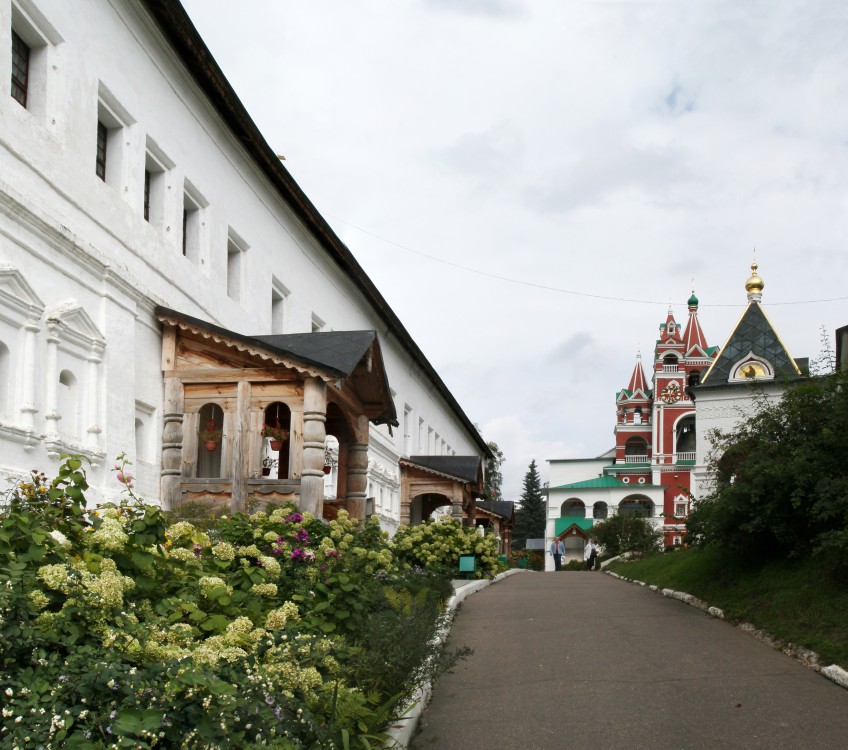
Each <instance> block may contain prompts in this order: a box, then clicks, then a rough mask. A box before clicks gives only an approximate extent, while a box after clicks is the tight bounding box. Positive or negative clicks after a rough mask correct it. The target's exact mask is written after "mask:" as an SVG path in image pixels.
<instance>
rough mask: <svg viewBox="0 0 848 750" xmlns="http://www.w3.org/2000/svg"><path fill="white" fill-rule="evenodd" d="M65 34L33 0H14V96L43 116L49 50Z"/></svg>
mask: <svg viewBox="0 0 848 750" xmlns="http://www.w3.org/2000/svg"><path fill="white" fill-rule="evenodd" d="M62 41H63V40H62V37H61V36H60V35H59V33H58V32H57V31H56V29H55V28H54V27H53V26H52V25H51V24H50V22H49V21H48V20H47V19H46V18H45V17H44V15H43V14H42V13H41V12H40V11H39V10H38V8H36V7H35V5H34V4H33V3H32V2H31V0H13V2H12V28H11V50H10V51H11V59H10V63H11V76H10V78H11V87H10V93H11V95H12V98H13V99H14V100H15V101H16V102H18V104H20V105H21V106H22V107H24V108H25V109H27V110H29V111H30V112H32V113H33V114H37V115H40V116H43V115H46V113H47V88H48V78H49V74H50V73H51V69H50V66H49V65H48V56H49V54H50V50H51V49H52V47H54V46H55V45H57V44H59V43H60V42H62Z"/></svg>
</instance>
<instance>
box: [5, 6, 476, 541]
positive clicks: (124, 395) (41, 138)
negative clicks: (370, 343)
mask: <svg viewBox="0 0 848 750" xmlns="http://www.w3.org/2000/svg"><path fill="white" fill-rule="evenodd" d="M11 27H14V28H15V30H16V32H17V33H18V34H20V35H21V36H22V37H23V38H24V39H25V41H27V43H28V44H29V45H30V46H31V48H32V50H33V52H32V62H31V76H30V77H31V84H30V92H29V99H28V103H27V108H26V109H25V108H24V107H22V106H21V105H20V104H19V103H18V102H17V101H15V99H13V98H12V97H10V96H8V94H7V95H6V96H0V121H2V129H0V264H3V267H4V268H6V269H7V271H8V275H7V278H9V279H12V280H14V283H12V282H10V283H11V284H12V286H14V287H15V289H17V288H18V287H19V286H20V283H19V282H18V279H20V280H22V281H23V283H24V284H25V285H28V287H29V288H30V290H31V295H30V296H32V299H29V297H28V296H27V294H24V295H23V297H25V298H27V299H26V300H25V299H24V298H22V297H21V295H20V294H19V293H18V292H14V290H13V292H10V293H9V295H8V297H9V299H8V300H7V305H6V307H5V308H3V309H4V310H5V309H6V308H8V309H10V310H14V308H15V307H17V308H18V310H19V314H14V313H12V312H10V313H9V314H3V313H0V341H2V342H3V344H4V345H5V346H6V347H7V348H8V352H9V354H8V357H7V359H8V367H9V368H11V369H10V372H11V373H12V376H11V378H10V381H9V382H10V383H12V384H13V387H12V388H9V389H8V393H7V394H6V398H5V406H4V411H3V414H2V415H0V418H2V425H0V446H2V455H0V474H2V475H5V476H6V477H11V476H17V475H19V474H20V473H21V472H22V471H23V470H26V469H29V468H31V467H39V468H43V469H44V470H45V471H46V472H47V473H48V474H50V473H51V472H52V471H54V470H55V468H56V466H57V463H58V455H59V453H60V452H66V451H70V450H81V451H82V452H84V453H85V455H87V456H88V457H89V458H90V459H91V460H92V462H93V463H94V464H95V466H94V467H93V469H92V470H91V471H90V474H89V481H90V484H91V485H92V495H91V499H93V500H102V499H105V498H108V497H113V496H114V490H115V488H116V487H117V485H116V483H115V482H114V480H113V479H112V478H111V475H110V474H111V473H110V469H111V467H112V465H113V459H114V457H115V456H116V455H117V454H119V453H120V452H122V451H126V452H127V453H128V455H129V457H130V458H131V459H132V460H133V461H134V462H135V466H134V469H135V472H136V473H137V475H138V482H137V488H138V490H139V492H140V493H141V494H143V495H145V496H147V497H155V496H156V495H157V494H158V476H159V450H160V436H161V432H162V423H161V409H162V378H161V367H160V359H161V356H160V353H161V349H160V347H161V336H160V331H159V326H158V324H157V323H156V322H155V321H154V318H153V308H154V306H155V305H156V304H162V305H165V306H167V307H171V308H174V309H177V310H179V311H180V312H183V313H187V314H189V315H193V316H196V317H198V318H202V319H205V320H209V321H211V322H214V323H216V324H218V325H220V326H222V327H224V328H227V329H230V330H234V331H236V332H239V333H243V334H248V335H250V334H255V335H259V334H268V333H300V332H308V331H314V330H358V329H375V330H377V331H378V332H379V333H380V336H381V344H382V347H383V354H384V357H385V365H386V370H387V372H388V377H389V383H390V385H391V386H392V388H393V389H394V394H395V404H396V407H397V411H398V419H399V421H400V422H401V426H400V427H399V428H397V429H395V430H394V435H390V434H389V432H388V430H387V428H385V427H380V428H375V427H373V425H372V430H371V449H370V463H369V467H370V470H369V495H372V496H374V497H375V505H376V508H375V509H376V510H377V512H379V513H380V515H381V517H385V518H384V520H385V521H386V522H387V523H388V524H389V525H391V524H392V523H395V524H396V521H397V518H398V517H399V511H400V507H399V473H398V467H397V460H398V458H399V456H401V455H411V454H439V455H453V454H459V455H469V454H479V446H478V445H477V444H476V443H475V441H474V439H473V438H472V436H470V435H469V434H468V432H467V430H466V428H465V426H464V423H463V422H462V420H461V419H460V418H459V417H458V416H457V415H456V414H455V412H453V411H452V410H451V409H450V407H449V405H448V404H446V403H445V402H444V400H443V399H442V397H441V395H440V394H439V393H438V391H437V390H436V388H435V387H434V386H433V385H432V383H431V382H430V381H429V379H428V378H427V377H426V374H424V373H423V372H422V371H421V370H420V368H418V366H417V365H416V364H414V363H413V360H412V358H411V356H410V355H409V353H408V352H407V351H406V350H405V349H404V348H403V347H402V346H401V345H400V344H399V343H398V341H397V340H396V339H394V338H393V337H392V336H391V335H386V333H385V329H386V326H385V324H384V322H383V321H382V320H381V317H380V315H379V313H378V311H376V310H374V309H373V308H372V307H371V306H370V304H369V303H368V302H366V300H365V298H364V297H363V294H362V292H361V291H360V290H359V289H358V288H357V287H356V286H355V285H354V283H353V282H352V281H351V280H350V279H348V278H347V276H345V274H344V273H343V272H342V271H341V270H340V269H339V267H338V266H336V265H335V263H333V261H332V260H331V259H330V258H329V257H328V256H327V255H326V254H325V252H324V250H323V249H322V248H321V247H320V246H319V245H318V244H317V242H316V240H315V239H314V238H313V237H312V236H311V235H310V234H309V233H308V232H307V231H306V230H305V229H304V227H303V226H302V225H301V224H300V223H299V221H298V220H297V219H296V218H295V217H294V216H293V214H292V212H291V210H290V209H289V208H288V207H287V206H286V205H285V204H284V202H283V200H282V199H281V197H280V196H279V195H278V194H277V193H276V192H275V190H274V189H273V188H272V186H271V185H270V184H269V183H268V181H267V179H266V178H265V177H264V175H262V174H261V173H260V171H259V169H258V168H257V167H256V166H255V165H254V163H253V162H252V161H250V159H249V157H248V156H247V155H246V152H245V151H244V149H243V148H242V146H241V144H240V143H239V142H238V141H237V139H236V138H235V136H234V135H233V134H232V133H231V131H230V130H229V129H228V128H227V126H226V125H225V123H224V122H223V120H222V119H221V117H220V116H219V114H218V113H217V112H216V111H215V110H214V109H213V108H212V106H211V105H210V104H209V102H208V101H207V100H206V99H205V97H204V96H203V94H202V93H201V92H200V91H199V89H198V88H197V87H196V85H195V83H194V82H193V80H192V79H191V77H190V76H189V74H188V72H187V71H186V70H185V69H184V68H183V67H182V64H181V63H180V61H179V60H178V59H177V58H176V55H175V54H174V53H173V52H172V50H171V49H170V48H169V47H168V46H167V44H166V43H165V42H164V40H163V39H162V37H161V34H160V32H159V31H158V29H157V28H156V27H155V25H154V24H153V23H152V21H150V20H149V19H148V18H147V17H146V15H145V14H144V11H143V10H142V9H141V7H140V6H139V5H138V4H137V3H135V2H132V1H131V0H124V1H117V0H116V1H115V2H107V1H106V0H74V2H73V3H69V2H67V0H35V2H33V0H0V49H2V50H3V54H2V55H0V79H2V80H4V81H6V82H7V84H8V81H9V80H10V75H11V60H10V55H9V49H10V45H11V38H10V28H11ZM98 119H100V120H101V121H103V122H104V123H105V124H106V125H107V127H109V131H108V138H107V152H106V153H107V158H106V175H105V177H106V179H105V181H104V180H101V179H100V178H99V177H98V176H97V175H96V174H95V154H96V148H97V122H98ZM280 148H281V149H283V148H284V146H282V145H281V146H280ZM145 169H147V170H148V171H150V172H151V180H150V220H149V221H148V220H145V218H144V215H143V206H144V181H145V175H144V172H145ZM184 207H188V208H189V211H188V220H187V229H186V235H185V236H186V247H185V252H184V251H183V227H182V224H183V209H184ZM0 290H2V287H0ZM61 305H64V307H65V308H68V309H71V308H72V309H74V310H76V309H78V310H79V311H82V315H76V318H75V319H74V321H71V322H68V324H67V325H66V326H65V327H66V328H68V327H69V326H70V327H71V328H72V327H73V325H76V326H77V328H79V327H80V326H82V329H84V330H83V331H82V333H81V334H80V335H81V336H82V339H81V341H82V342H83V343H82V344H77V345H75V346H72V345H70V344H67V343H66V342H65V340H64V339H62V336H61V334H59V338H60V341H59V342H58V343H56V344H55V345H51V344H50V343H49V339H50V337H51V333H50V330H51V325H50V324H48V318H49V317H50V316H51V315H52V314H54V313H52V312H51V310H54V308H55V310H59V308H58V307H57V306H61ZM0 307H2V305H0ZM39 307H41V308H42V309H40V310H39V309H38V308H39ZM55 314H59V313H58V312H56V313H55ZM65 315H68V313H67V312H66V313H65ZM77 318H79V319H81V320H83V322H82V323H81V322H80V320H77ZM60 320H61V316H60ZM27 325H28V326H29V328H27ZM65 338H67V336H65ZM78 338H79V337H78ZM95 339H96V340H97V341H98V342H99V344H97V345H95V344H94V343H92V342H94V341H95ZM86 342H87V343H86ZM27 347H29V350H27ZM0 352H2V349H1V348H0ZM51 356H55V360H56V361H55V362H54V363H53V364H52V365H51V364H50V357H51ZM95 359H96V360H98V361H96V362H95V361H93V360H95ZM63 371H67V372H69V373H72V375H73V376H74V378H75V382H74V383H73V384H72V385H71V386H66V385H65V384H62V383H58V384H57V380H58V378H59V375H60V373H61V372H63ZM68 378H70V376H68ZM68 378H66V379H68ZM26 383H31V384H32V385H30V386H25V384H26ZM27 387H28V388H29V390H27ZM51 389H52V390H53V391H57V393H56V394H55V395H53V396H51ZM74 398H76V401H75V402H74V403H75V406H74V407H73V408H71V407H68V409H66V412H65V413H61V414H54V415H53V416H54V417H61V418H58V419H56V418H54V419H52V420H51V419H50V418H49V416H50V412H51V409H53V407H54V406H55V407H56V408H58V405H56V404H52V403H51V400H52V401H56V402H57V404H58V402H60V401H61V402H62V404H64V403H65V401H68V400H69V399H70V400H73V399H74ZM63 399H64V401H62V400H63ZM63 408H65V407H64V406H63ZM54 410H55V409H54ZM70 412H73V414H72V413H70ZM57 425H58V426H57ZM54 428H55V432H56V434H57V436H58V437H56V438H55V439H54V440H53V442H52V443H51V441H50V440H49V439H48V437H45V436H49V435H50V433H51V430H53V429H54Z"/></svg>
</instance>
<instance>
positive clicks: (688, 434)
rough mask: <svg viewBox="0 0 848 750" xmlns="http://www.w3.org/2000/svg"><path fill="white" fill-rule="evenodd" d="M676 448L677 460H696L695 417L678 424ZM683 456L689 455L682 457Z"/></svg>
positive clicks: (682, 420)
mask: <svg viewBox="0 0 848 750" xmlns="http://www.w3.org/2000/svg"><path fill="white" fill-rule="evenodd" d="M675 436H676V439H675V446H676V452H677V459H678V460H679V461H680V460H693V461H694V460H695V456H694V453H695V450H696V446H695V416H694V415H692V416H688V417H684V418H683V419H681V420H680V421H679V422H678V423H677V429H676V430H675ZM681 454H687V455H685V456H683V457H681Z"/></svg>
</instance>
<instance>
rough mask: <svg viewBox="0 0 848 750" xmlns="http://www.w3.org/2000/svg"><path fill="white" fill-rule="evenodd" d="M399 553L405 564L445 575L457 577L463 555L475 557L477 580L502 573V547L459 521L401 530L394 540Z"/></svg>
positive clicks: (445, 521) (430, 523) (493, 539)
mask: <svg viewBox="0 0 848 750" xmlns="http://www.w3.org/2000/svg"><path fill="white" fill-rule="evenodd" d="M393 542H394V546H395V551H396V554H397V556H398V559H400V560H401V561H403V562H406V563H408V564H410V565H417V566H420V567H422V568H427V569H432V570H437V571H443V572H444V574H445V575H447V576H455V575H456V572H457V568H458V566H459V558H460V555H474V556H475V558H476V562H477V565H476V566H475V573H474V574H475V576H476V577H477V578H491V577H493V576H494V575H496V574H497V572H498V543H497V540H496V539H495V537H494V536H492V535H491V534H488V535H486V536H480V533H479V532H478V531H477V529H476V528H475V527H473V526H465V525H463V524H462V523H461V522H460V521H458V520H457V519H455V518H448V519H445V520H443V521H439V522H435V521H432V520H428V521H426V522H425V523H422V524H420V525H418V526H401V527H400V528H399V529H398V530H397V531H396V532H395V536H394V539H393Z"/></svg>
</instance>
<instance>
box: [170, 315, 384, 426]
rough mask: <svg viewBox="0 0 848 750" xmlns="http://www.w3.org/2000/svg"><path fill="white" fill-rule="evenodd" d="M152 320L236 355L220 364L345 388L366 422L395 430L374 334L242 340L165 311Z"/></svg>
mask: <svg viewBox="0 0 848 750" xmlns="http://www.w3.org/2000/svg"><path fill="white" fill-rule="evenodd" d="M156 316H157V317H158V319H159V320H160V321H161V322H162V323H163V324H164V325H167V326H173V327H176V328H179V329H180V330H181V331H182V333H183V336H187V337H189V338H193V339H196V340H198V341H200V342H202V341H204V340H210V339H211V340H212V341H213V342H214V343H215V344H217V345H218V346H217V348H218V350H219V351H220V350H221V348H222V347H223V348H224V349H228V350H231V351H232V352H233V354H234V355H236V356H235V360H237V361H232V362H227V363H222V364H230V365H233V366H240V367H244V366H245V365H246V364H247V363H248V362H249V361H254V362H255V363H256V364H257V365H258V366H261V367H267V366H268V365H269V364H272V365H280V366H282V367H284V368H286V369H289V370H294V371H296V372H298V373H300V374H301V375H303V376H305V377H317V378H320V379H321V380H324V381H325V382H327V383H337V384H338V385H339V386H341V385H342V384H345V385H348V386H349V387H350V388H351V389H352V390H353V391H354V393H355V394H356V396H357V398H358V400H359V401H360V403H361V404H362V408H363V413H364V414H365V416H366V417H367V418H368V419H369V420H370V421H371V422H373V423H374V424H388V425H392V426H395V427H396V426H398V420H397V411H396V410H395V405H394V402H393V401H392V397H391V389H390V388H389V381H388V377H387V375H386V370H385V367H384V364H383V353H382V349H381V348H380V341H379V338H378V336H377V333H376V331H326V332H318V333H299V334H285V335H276V336H245V335H243V334H240V333H236V332H235V331H228V330H227V329H225V328H221V327H220V326H217V325H215V324H213V323H209V322H207V321H203V320H200V319H198V318H194V317H192V316H190V315H186V314H184V313H181V312H178V311H176V310H171V309H169V308H166V307H161V306H160V307H157V308H156Z"/></svg>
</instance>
